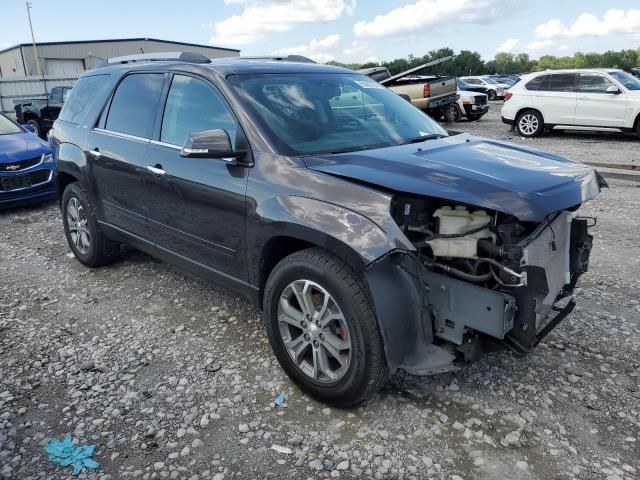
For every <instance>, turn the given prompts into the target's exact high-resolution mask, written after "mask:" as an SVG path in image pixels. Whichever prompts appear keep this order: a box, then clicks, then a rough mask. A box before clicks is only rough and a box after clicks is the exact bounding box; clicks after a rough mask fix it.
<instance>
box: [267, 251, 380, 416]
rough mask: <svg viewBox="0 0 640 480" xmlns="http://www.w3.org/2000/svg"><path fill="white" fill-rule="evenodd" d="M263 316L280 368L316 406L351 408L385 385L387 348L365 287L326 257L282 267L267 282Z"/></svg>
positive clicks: (298, 258) (309, 256) (298, 256)
mask: <svg viewBox="0 0 640 480" xmlns="http://www.w3.org/2000/svg"><path fill="white" fill-rule="evenodd" d="M263 315H264V321H265V326H266V330H267V335H268V337H269V342H270V343H271V347H272V348H273V352H274V354H275V356H276V358H277V359H278V362H279V363H280V365H281V366H282V368H283V369H284V371H285V372H286V373H287V375H289V377H290V378H291V379H292V380H293V381H294V382H295V383H296V384H297V385H298V386H299V387H300V388H301V389H302V390H304V391H305V392H307V393H309V394H310V395H311V396H313V397H315V398H316V399H318V400H320V401H322V402H325V403H328V404H331V405H335V406H338V407H348V406H351V405H354V404H357V403H359V402H362V401H364V400H366V399H367V398H368V397H370V396H371V395H372V394H373V393H374V392H375V391H376V390H378V388H380V387H381V386H382V385H383V383H384V381H385V379H386V376H387V367H386V362H385V358H384V350H383V344H382V339H381V338H380V333H379V330H378V325H377V322H376V318H375V315H374V313H373V309H372V306H371V302H370V300H369V298H368V295H367V293H366V288H365V286H364V285H363V283H362V280H361V279H360V278H359V277H358V275H357V274H356V273H355V272H354V271H353V270H352V269H351V268H350V267H349V266H348V265H346V264H345V263H344V262H342V261H341V260H340V259H339V258H337V257H335V256H334V255H332V254H330V253H329V252H326V251H324V250H321V249H319V248H311V249H307V250H302V251H299V252H296V253H294V254H292V255H289V256H288V257H286V258H285V259H284V260H282V261H281V262H280V263H279V264H278V265H277V266H276V267H275V268H274V270H273V271H272V272H271V275H270V276H269V279H268V281H267V284H266V287H265V294H264V310H263Z"/></svg>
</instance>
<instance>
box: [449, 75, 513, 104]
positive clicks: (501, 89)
mask: <svg viewBox="0 0 640 480" xmlns="http://www.w3.org/2000/svg"><path fill="white" fill-rule="evenodd" d="M461 78H462V80H464V81H465V82H467V83H469V84H471V85H481V86H483V87H485V88H486V89H487V95H488V96H489V100H496V99H498V98H504V93H505V92H506V91H507V90H508V89H509V85H507V84H506V83H499V82H496V81H495V80H492V79H491V78H489V77H461Z"/></svg>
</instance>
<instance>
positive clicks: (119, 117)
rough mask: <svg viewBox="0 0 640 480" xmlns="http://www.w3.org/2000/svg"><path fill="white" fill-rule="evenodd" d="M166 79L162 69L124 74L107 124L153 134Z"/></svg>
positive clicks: (113, 128)
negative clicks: (152, 71) (157, 71)
mask: <svg viewBox="0 0 640 480" xmlns="http://www.w3.org/2000/svg"><path fill="white" fill-rule="evenodd" d="M163 79H164V75H163V74H161V73H138V74H134V75H129V76H127V77H125V78H124V80H122V82H120V85H118V89H117V90H116V93H115V95H114V96H113V100H111V106H110V107H109V114H108V115H107V122H106V124H105V128H106V129H107V130H111V131H112V132H120V133H126V134H128V135H134V136H136V137H142V138H151V135H152V133H153V123H154V120H155V117H156V111H157V110H158V103H159V102H160V95H161V94H162V83H163ZM74 90H75V89H74Z"/></svg>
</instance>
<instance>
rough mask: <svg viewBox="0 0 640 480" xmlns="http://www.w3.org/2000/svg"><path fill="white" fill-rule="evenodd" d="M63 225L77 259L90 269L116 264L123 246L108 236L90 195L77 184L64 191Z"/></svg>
mask: <svg viewBox="0 0 640 480" xmlns="http://www.w3.org/2000/svg"><path fill="white" fill-rule="evenodd" d="M61 208H62V222H63V224H64V233H65V236H66V237H67V242H68V243H69V246H70V247H71V251H72V252H73V254H74V256H75V257H76V258H77V259H78V260H79V261H80V263H82V264H83V265H85V266H87V267H99V266H102V265H107V264H109V263H112V262H113V261H115V260H116V259H117V258H118V256H119V253H120V245H119V244H118V243H116V242H114V241H112V240H110V239H108V238H106V237H105V236H104V234H103V233H102V230H100V228H99V227H98V223H97V221H96V216H95V212H94V211H93V207H92V206H91V203H90V202H89V198H88V196H87V194H86V192H85V191H84V190H83V189H82V187H81V186H80V184H79V183H77V182H74V183H71V184H69V185H67V187H66V188H65V190H64V193H63V194H62V201H61Z"/></svg>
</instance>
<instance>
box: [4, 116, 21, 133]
mask: <svg viewBox="0 0 640 480" xmlns="http://www.w3.org/2000/svg"><path fill="white" fill-rule="evenodd" d="M15 133H22V129H21V128H20V127H18V126H17V125H16V124H15V123H13V122H12V121H11V120H9V119H8V118H7V117H5V116H4V115H0V135H13V134H15Z"/></svg>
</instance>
